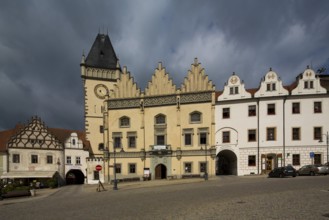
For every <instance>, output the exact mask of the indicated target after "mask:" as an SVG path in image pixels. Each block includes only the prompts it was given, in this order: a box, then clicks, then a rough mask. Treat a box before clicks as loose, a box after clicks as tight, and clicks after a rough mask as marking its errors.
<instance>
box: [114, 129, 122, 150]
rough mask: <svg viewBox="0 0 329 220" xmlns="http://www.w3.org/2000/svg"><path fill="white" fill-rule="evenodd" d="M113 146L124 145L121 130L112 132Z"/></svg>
mask: <svg viewBox="0 0 329 220" xmlns="http://www.w3.org/2000/svg"><path fill="white" fill-rule="evenodd" d="M112 139H113V147H114V148H121V147H122V142H121V139H122V133H121V132H112Z"/></svg>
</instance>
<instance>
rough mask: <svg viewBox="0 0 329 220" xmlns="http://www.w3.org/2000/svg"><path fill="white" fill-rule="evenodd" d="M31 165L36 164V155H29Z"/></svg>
mask: <svg viewBox="0 0 329 220" xmlns="http://www.w3.org/2000/svg"><path fill="white" fill-rule="evenodd" d="M31 163H38V155H31Z"/></svg>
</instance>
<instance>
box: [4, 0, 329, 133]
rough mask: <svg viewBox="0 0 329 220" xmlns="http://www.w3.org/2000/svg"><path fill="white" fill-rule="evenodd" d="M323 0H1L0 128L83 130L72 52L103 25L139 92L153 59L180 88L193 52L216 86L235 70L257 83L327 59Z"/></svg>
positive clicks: (288, 78)
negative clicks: (39, 124)
mask: <svg viewBox="0 0 329 220" xmlns="http://www.w3.org/2000/svg"><path fill="white" fill-rule="evenodd" d="M328 9H329V2H328V1H322V0H318V1H307V0H305V1H303V0H300V1H286V0H284V1H263V0H262V1H243V0H241V1H238V0H233V1H151V0H135V1H128V0H127V1H114V0H113V1H87V0H86V1H77V0H76V1H74V0H72V1H42V0H35V1H10V0H8V1H1V2H0V103H1V104H0V115H1V120H0V130H2V129H8V128H12V127H13V126H14V125H15V124H16V123H17V122H25V121H26V120H28V119H29V118H30V117H31V116H32V115H36V114H37V115H39V116H41V117H42V119H43V120H44V121H45V122H46V124H47V125H49V126H52V127H63V128H69V129H71V128H72V129H83V126H84V125H83V121H84V119H83V114H84V113H83V109H84V107H83V86H82V81H81V79H80V67H79V64H80V60H81V55H82V53H83V51H84V53H85V54H87V53H88V52H89V49H90V47H91V45H92V43H93V41H94V39H95V37H96V35H97V33H98V32H99V31H100V32H103V33H107V32H108V33H109V35H110V38H111V40H112V44H113V46H114V49H115V51H116V53H117V55H118V57H119V59H120V64H121V65H122V66H127V67H128V70H129V71H130V72H131V74H132V76H133V77H134V78H135V81H136V82H137V83H138V86H139V87H141V88H142V90H144V88H145V86H146V85H147V82H148V81H149V80H150V79H151V75H152V74H153V73H154V69H155V68H156V67H157V63H158V62H159V61H162V62H163V65H164V66H165V67H166V69H167V72H168V73H169V74H170V76H171V77H172V78H173V80H174V82H175V84H176V85H177V86H178V87H180V84H181V83H182V81H183V78H184V77H185V76H186V74H187V71H188V69H190V64H191V63H193V60H194V58H195V57H198V59H199V62H201V63H202V65H203V67H204V68H205V70H206V73H207V74H208V75H209V78H210V79H211V80H212V81H213V82H214V83H215V84H216V89H217V90H222V89H223V84H224V83H225V82H226V81H227V79H228V77H229V76H230V75H231V74H232V72H233V71H235V72H236V73H237V74H238V75H239V76H240V77H241V79H243V80H244V81H245V84H246V87H247V88H252V87H258V84H259V81H260V79H261V77H263V76H264V75H265V74H266V72H267V71H268V69H269V67H273V69H274V70H275V71H276V72H277V73H278V75H279V76H280V77H281V78H282V80H283V83H284V84H289V83H291V82H292V80H294V78H295V77H296V76H297V74H299V73H300V72H302V71H303V70H304V69H305V67H306V65H310V64H312V65H313V67H314V69H316V68H318V67H320V66H323V65H328V62H329V55H328V54H329V48H328V39H329V31H328V30H329V16H328Z"/></svg>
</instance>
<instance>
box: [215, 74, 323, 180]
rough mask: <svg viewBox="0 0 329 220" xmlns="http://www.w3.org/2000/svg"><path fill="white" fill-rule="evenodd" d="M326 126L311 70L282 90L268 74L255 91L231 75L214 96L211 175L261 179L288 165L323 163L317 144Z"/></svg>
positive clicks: (320, 95)
mask: <svg viewBox="0 0 329 220" xmlns="http://www.w3.org/2000/svg"><path fill="white" fill-rule="evenodd" d="M324 80H325V79H322V81H324ZM325 83H326V87H327V86H328V83H327V82H322V84H323V85H324V84H325ZM328 122H329V95H328V91H327V89H326V88H324V87H323V86H321V80H320V77H319V76H317V75H316V74H315V72H314V71H313V70H311V69H309V68H307V69H306V70H305V72H304V73H303V74H301V75H299V76H298V78H297V80H296V82H294V83H293V84H292V85H290V86H283V85H282V81H281V80H280V78H279V77H278V75H277V74H276V73H275V72H274V71H272V70H271V69H270V71H269V72H268V73H267V74H266V75H265V77H264V78H263V79H262V81H261V84H260V87H259V88H258V89H249V90H248V89H247V90H246V89H245V86H244V83H243V82H242V81H241V79H240V78H239V77H238V76H236V75H235V74H233V75H232V76H231V77H230V78H229V80H228V82H227V83H226V84H225V87H224V90H223V92H219V93H217V102H216V133H215V143H216V155H217V166H216V171H217V174H234V175H247V174H261V173H267V172H268V171H269V170H272V169H273V168H274V167H278V166H285V165H288V164H291V165H293V166H294V167H295V168H299V167H300V166H302V165H305V164H312V163H314V164H320V163H324V162H327V160H328V159H327V154H328V152H327V146H326V143H325V142H322V143H321V142H319V140H320V139H322V138H323V139H324V140H325V138H324V137H325V135H326V132H327V131H328V130H329V124H328Z"/></svg>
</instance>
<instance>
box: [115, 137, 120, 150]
mask: <svg viewBox="0 0 329 220" xmlns="http://www.w3.org/2000/svg"><path fill="white" fill-rule="evenodd" d="M114 147H115V148H121V137H114Z"/></svg>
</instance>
